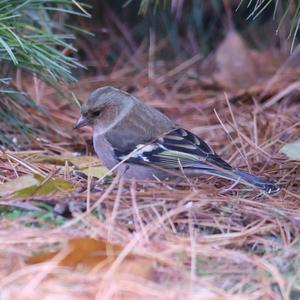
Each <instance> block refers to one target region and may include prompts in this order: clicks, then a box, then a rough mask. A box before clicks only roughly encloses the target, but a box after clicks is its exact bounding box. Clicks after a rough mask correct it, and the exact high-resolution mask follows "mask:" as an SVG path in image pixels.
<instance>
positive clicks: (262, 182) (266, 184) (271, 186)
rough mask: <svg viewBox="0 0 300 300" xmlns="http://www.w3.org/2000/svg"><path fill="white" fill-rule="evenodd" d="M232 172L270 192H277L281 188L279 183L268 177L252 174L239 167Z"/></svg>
mask: <svg viewBox="0 0 300 300" xmlns="http://www.w3.org/2000/svg"><path fill="white" fill-rule="evenodd" d="M232 172H233V174H235V175H236V176H238V177H240V178H241V179H242V180H243V181H245V182H246V183H250V184H251V185H254V186H256V187H257V188H259V189H261V190H263V191H265V192H266V193H268V194H273V193H277V192H279V190H280V187H279V186H278V185H276V184H275V183H273V182H271V181H268V180H266V179H263V178H260V177H257V176H254V175H251V174H249V173H247V172H244V171H241V170H239V169H233V170H232Z"/></svg>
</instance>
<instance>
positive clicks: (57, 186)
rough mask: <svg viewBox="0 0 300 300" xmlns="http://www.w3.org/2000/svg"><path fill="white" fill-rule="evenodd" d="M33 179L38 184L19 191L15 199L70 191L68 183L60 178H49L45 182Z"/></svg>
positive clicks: (35, 176)
mask: <svg viewBox="0 0 300 300" xmlns="http://www.w3.org/2000/svg"><path fill="white" fill-rule="evenodd" d="M34 178H35V179H37V180H38V184H34V185H32V186H29V187H26V188H23V189H20V190H18V191H16V192H15V196H16V197H30V196H42V195H47V194H50V193H55V192H59V191H70V190H72V189H73V186H72V184H71V183H70V182H68V181H66V180H64V179H61V178H50V179H49V180H46V181H45V179H44V178H43V177H41V176H39V175H34Z"/></svg>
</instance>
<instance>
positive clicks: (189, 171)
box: [74, 86, 280, 194]
mask: <svg viewBox="0 0 300 300" xmlns="http://www.w3.org/2000/svg"><path fill="white" fill-rule="evenodd" d="M84 126H91V127H92V128H93V146H94V149H95V152H96V154H97V156H98V157H99V159H100V160H101V161H102V163H103V164H104V165H105V166H106V167H107V168H108V169H111V170H112V171H113V172H114V173H119V174H122V176H124V178H126V179H133V178H134V179H136V180H154V179H156V180H157V179H159V180H164V179H172V178H180V177H181V178H188V177H195V176H200V175H203V174H205V175H213V176H217V177H221V178H225V179H227V180H230V181H234V182H241V183H243V184H245V185H248V186H252V187H254V188H257V189H259V190H261V191H264V192H266V193H267V194H272V193H277V192H278V191H279V190H280V187H279V186H278V185H277V184H276V183H274V182H272V181H269V180H266V179H263V178H260V177H258V176H255V175H252V174H250V173H247V172H245V171H243V170H240V169H238V168H235V167H233V166H231V165H230V164H229V163H227V162H226V161H225V160H223V159H222V158H221V157H220V156H219V155H218V154H217V153H216V152H215V151H214V150H213V149H212V148H211V147H210V146H209V145H208V144H207V143H206V142H205V141H203V140H202V139H201V138H199V137H198V136H196V135H195V134H193V133H192V132H190V131H188V130H186V129H184V128H182V127H181V126H178V125H176V124H175V123H174V122H173V121H172V120H171V119H170V118H169V117H167V116H166V115H165V114H163V113H162V112H160V111H159V110H157V109H155V108H153V107H150V106H148V105H146V104H145V103H143V102H142V101H140V100H139V99H138V98H137V97H135V96H133V95H131V94H129V93H127V92H125V91H123V90H120V89H117V88H115V87H111V86H105V87H100V88H98V89H96V90H95V91H93V92H92V93H91V94H90V95H89V97H88V99H87V101H86V102H85V103H84V104H83V105H82V106H81V113H80V117H79V119H78V121H77V122H76V124H75V126H74V129H79V128H82V127H84Z"/></svg>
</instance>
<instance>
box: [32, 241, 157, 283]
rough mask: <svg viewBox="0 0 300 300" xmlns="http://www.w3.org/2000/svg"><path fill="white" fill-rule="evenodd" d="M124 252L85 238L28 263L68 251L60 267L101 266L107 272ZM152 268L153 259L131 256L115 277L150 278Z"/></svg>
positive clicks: (118, 247)
mask: <svg viewBox="0 0 300 300" xmlns="http://www.w3.org/2000/svg"><path fill="white" fill-rule="evenodd" d="M122 250H123V247H122V246H121V245H117V244H111V243H108V242H106V241H104V240H96V239H92V238H89V237H85V238H78V239H72V240H69V242H68V244H67V246H66V248H63V249H61V250H58V251H53V252H45V253H41V254H37V255H34V256H32V257H30V258H29V259H28V260H27V263H28V264H37V263H42V262H47V261H50V260H52V259H53V258H54V257H55V256H56V255H59V253H61V251H66V252H67V254H66V256H65V257H64V258H63V259H62V260H61V261H60V262H59V265H60V266H65V267H71V268H75V267H77V266H79V265H80V266H83V267H86V268H89V269H91V268H94V267H96V266H99V265H100V264H101V268H99V270H101V271H102V272H106V271H107V270H108V269H109V267H110V266H111V264H112V263H113V262H114V260H115V259H116V257H117V256H118V255H119V253H120V252H121V251H122ZM152 267H153V262H152V260H151V259H149V258H146V257H140V256H137V255H133V254H130V255H129V256H127V257H126V258H125V260H124V261H123V262H122V263H121V264H120V266H119V267H118V269H117V272H116V274H115V275H116V276H118V277H119V276H121V277H122V276H126V275H128V274H130V275H131V276H138V277H143V278H149V277H150V276H151V274H152Z"/></svg>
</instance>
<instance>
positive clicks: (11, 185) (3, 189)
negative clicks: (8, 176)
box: [0, 174, 40, 197]
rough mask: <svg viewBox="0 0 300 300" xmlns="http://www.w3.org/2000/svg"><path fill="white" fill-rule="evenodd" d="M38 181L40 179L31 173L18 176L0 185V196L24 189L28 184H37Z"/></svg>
mask: <svg viewBox="0 0 300 300" xmlns="http://www.w3.org/2000/svg"><path fill="white" fill-rule="evenodd" d="M39 182H40V181H39V180H38V179H37V178H36V177H35V176H34V175H32V174H28V175H24V176H21V177H18V178H16V179H13V180H11V181H8V182H5V183H3V184H1V185H0V197H3V196H7V195H10V194H13V193H15V192H17V191H19V190H21V189H25V188H28V187H30V186H34V185H36V184H39Z"/></svg>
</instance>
